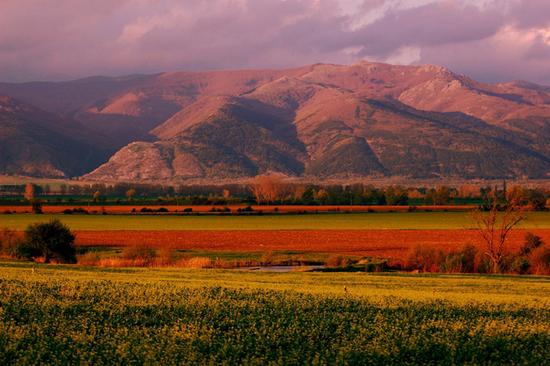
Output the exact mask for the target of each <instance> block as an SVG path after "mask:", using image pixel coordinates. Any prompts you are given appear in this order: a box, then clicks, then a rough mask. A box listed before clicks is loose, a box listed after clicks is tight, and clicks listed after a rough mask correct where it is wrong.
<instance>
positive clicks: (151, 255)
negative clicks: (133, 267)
mask: <svg viewBox="0 0 550 366" xmlns="http://www.w3.org/2000/svg"><path fill="white" fill-rule="evenodd" d="M156 256H157V254H156V253H155V250H154V249H153V248H150V247H147V246H129V247H126V248H124V250H123V251H122V258H123V259H128V260H133V261H142V262H144V263H153V261H154V260H155V258H156Z"/></svg>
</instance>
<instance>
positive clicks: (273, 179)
mask: <svg viewBox="0 0 550 366" xmlns="http://www.w3.org/2000/svg"><path fill="white" fill-rule="evenodd" d="M287 188H288V185H287V184H286V183H285V182H284V179H283V176H282V175H279V174H268V175H259V176H257V177H255V178H254V179H253V180H252V181H251V182H250V190H251V191H252V194H253V195H254V197H256V202H258V204H261V203H263V202H265V203H270V202H274V201H277V200H280V199H283V198H284V197H285V195H286V193H287V190H288V189H287Z"/></svg>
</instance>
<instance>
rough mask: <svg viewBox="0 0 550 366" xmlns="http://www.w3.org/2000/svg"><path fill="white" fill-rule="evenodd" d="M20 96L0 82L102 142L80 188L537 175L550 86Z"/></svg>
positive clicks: (1, 91) (185, 86) (163, 77)
mask: <svg viewBox="0 0 550 366" xmlns="http://www.w3.org/2000/svg"><path fill="white" fill-rule="evenodd" d="M29 85H32V83H30V84H29V83H25V85H24V86H21V84H7V83H0V95H10V96H12V97H15V98H18V99H20V100H22V101H23V102H25V103H30V104H32V103H36V104H38V105H39V106H40V108H42V107H46V108H45V112H47V113H50V114H52V115H57V116H59V118H60V119H65V120H71V121H74V122H73V123H75V124H79V125H82V126H84V127H85V128H87V129H89V130H90V131H93V133H92V134H99V135H101V134H103V135H107V136H108V137H106V138H105V143H107V142H108V145H109V146H110V148H111V150H112V151H113V152H114V151H115V150H116V151H117V152H116V153H114V154H113V155H111V156H110V158H109V160H108V161H106V162H104V164H100V165H98V166H96V167H94V168H93V169H90V171H89V172H87V173H88V174H85V175H84V177H85V178H86V179H92V180H115V181H116V180H137V181H146V180H147V181H155V180H162V181H179V180H185V179H191V178H207V179H228V178H229V179H231V178H243V177H251V176H254V175H258V174H265V173H269V172H278V173H283V174H286V175H289V176H295V177H311V178H319V179H329V178H344V179H345V178H346V177H361V176H364V177H369V176H382V177H383V176H387V177H390V176H409V177H412V178H432V177H461V178H466V179H475V178H496V179H499V178H521V177H528V178H533V179H544V178H548V177H549V176H550V146H549V143H548V142H547V141H550V87H547V86H542V85H536V84H533V83H529V82H524V81H513V82H506V83H497V84H487V83H481V82H478V81H476V80H473V79H471V78H469V77H467V76H465V75H458V74H456V73H453V72H452V71H451V70H449V69H446V68H444V67H441V66H436V65H423V66H398V65H389V64H382V63H372V62H360V63H357V64H354V65H350V66H346V65H333V64H315V65H308V66H304V67H299V68H294V69H288V70H232V71H211V72H197V73H193V72H171V73H160V74H154V75H137V76H132V77H126V78H118V79H117V78H88V79H85V80H84V81H83V80H76V81H73V82H67V83H65V84H63V83H60V84H59V83H58V84H55V87H51V88H50V92H49V93H46V92H45V91H44V87H43V86H41V87H40V88H34V89H33V88H32V87H30V86H29ZM46 85H50V84H46ZM46 89H47V88H46ZM52 90H53V91H52ZM73 94H74V97H73V96H72V95H73ZM59 99H61V100H59ZM52 100H53V101H52ZM50 101H51V102H50ZM42 109H44V108H42ZM1 114H2V112H1V111H0V115H1ZM50 119H51V118H50ZM51 123H52V124H55V122H51ZM1 128H2V125H0V129H1ZM154 167H159V168H158V169H155V168H154ZM0 173H2V172H0ZM16 173H17V172H16ZM64 174H65V175H70V174H71V173H70V172H69V173H67V172H64Z"/></svg>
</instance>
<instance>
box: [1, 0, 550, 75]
mask: <svg viewBox="0 0 550 366" xmlns="http://www.w3.org/2000/svg"><path fill="white" fill-rule="evenodd" d="M360 60H371V61H380V62H388V63H394V64H413V65H415V64H437V65H442V66H445V67H448V68H450V69H451V70H453V71H455V72H457V73H462V74H466V75H468V76H471V77H473V78H475V79H477V80H480V81H486V82H499V81H511V80H520V79H521V80H528V81H531V82H536V83H540V84H545V85H550V0H202V1H200V0H94V1H90V0H0V81H12V82H21V81H30V80H67V79H74V78H80V77H86V76H91V75H107V76H115V75H128V74H135V73H156V72H163V71H177V70H189V71H196V70H212V69H250V68H286V67H293V66H302V65H306V64H312V63H320V62H322V63H338V64H353V63H356V62H358V61H360Z"/></svg>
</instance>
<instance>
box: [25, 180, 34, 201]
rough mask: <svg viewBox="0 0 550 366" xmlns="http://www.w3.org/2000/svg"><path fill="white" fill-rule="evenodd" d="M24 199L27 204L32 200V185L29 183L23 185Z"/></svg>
mask: <svg viewBox="0 0 550 366" xmlns="http://www.w3.org/2000/svg"><path fill="white" fill-rule="evenodd" d="M24 197H25V199H26V200H27V201H29V202H31V201H32V200H33V199H34V185H32V184H31V183H27V184H26V185H25V193H24Z"/></svg>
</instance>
